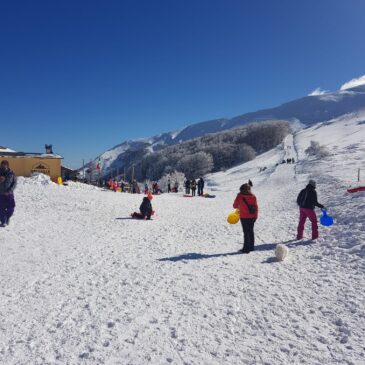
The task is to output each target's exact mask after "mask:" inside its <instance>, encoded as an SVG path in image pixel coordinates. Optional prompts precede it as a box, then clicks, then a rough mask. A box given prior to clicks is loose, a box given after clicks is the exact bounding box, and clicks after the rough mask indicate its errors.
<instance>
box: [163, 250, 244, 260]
mask: <svg viewBox="0 0 365 365" xmlns="http://www.w3.org/2000/svg"><path fill="white" fill-rule="evenodd" d="M235 255H242V253H241V252H239V251H235V252H227V253H215V254H212V255H207V254H201V253H195V252H190V253H185V254H182V255H179V256H172V257H164V258H163V259H158V261H172V262H176V261H185V260H202V259H212V258H214V257H224V256H235Z"/></svg>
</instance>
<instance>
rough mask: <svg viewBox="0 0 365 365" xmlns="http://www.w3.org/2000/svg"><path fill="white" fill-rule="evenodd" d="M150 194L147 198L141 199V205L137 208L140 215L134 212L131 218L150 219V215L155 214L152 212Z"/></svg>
mask: <svg viewBox="0 0 365 365" xmlns="http://www.w3.org/2000/svg"><path fill="white" fill-rule="evenodd" d="M151 200H152V194H148V196H145V197H144V198H143V201H142V204H141V206H140V207H139V210H140V212H141V213H137V212H134V213H132V214H131V216H132V218H137V219H148V220H149V219H151V215H153V214H154V213H155V212H154V211H153V210H152V204H151Z"/></svg>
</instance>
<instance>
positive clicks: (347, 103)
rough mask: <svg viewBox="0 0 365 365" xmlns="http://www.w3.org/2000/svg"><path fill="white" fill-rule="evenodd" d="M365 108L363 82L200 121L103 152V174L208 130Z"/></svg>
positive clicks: (311, 119)
mask: <svg viewBox="0 0 365 365" xmlns="http://www.w3.org/2000/svg"><path fill="white" fill-rule="evenodd" d="M364 108H365V85H360V86H357V87H353V88H349V89H344V90H339V91H336V92H331V93H330V92H328V93H324V94H321V95H311V96H306V97H304V98H300V99H298V100H294V101H291V102H289V103H285V104H283V105H280V106H278V107H276V108H271V109H264V110H259V111H256V112H253V113H247V114H243V115H240V116H237V117H234V118H231V119H216V120H211V121H206V122H201V123H196V124H192V125H190V126H187V127H185V128H182V129H180V130H177V131H173V132H168V133H163V134H160V135H158V136H154V137H150V138H145V139H141V140H131V141H127V142H123V143H122V144H120V145H118V146H115V147H113V148H112V149H110V150H108V151H106V152H105V153H103V154H102V155H101V160H102V161H103V173H104V174H107V173H108V172H109V171H110V170H117V169H120V168H122V167H123V166H124V154H125V153H127V152H128V151H136V150H143V149H144V148H145V149H146V150H147V151H149V152H152V151H153V150H155V149H156V148H159V146H161V145H171V144H175V143H179V142H180V141H187V140H189V139H193V138H196V137H200V136H203V135H205V134H208V133H215V132H221V131H225V130H227V129H231V128H237V127H239V126H242V125H244V124H247V123H250V122H257V121H267V120H288V121H290V122H294V121H299V122H301V123H302V124H304V125H312V124H316V123H318V122H324V121H328V120H330V119H333V118H338V117H339V116H341V115H345V114H348V113H351V112H355V111H358V110H361V109H364ZM98 159H99V158H97V159H96V161H97V160H98Z"/></svg>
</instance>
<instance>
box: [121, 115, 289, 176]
mask: <svg viewBox="0 0 365 365" xmlns="http://www.w3.org/2000/svg"><path fill="white" fill-rule="evenodd" d="M289 131H290V127H289V123H288V122H285V121H271V122H261V123H252V124H249V125H246V126H244V127H241V128H236V129H231V130H228V131H225V132H221V133H212V134H208V135H205V136H203V137H199V138H195V139H192V140H189V141H186V142H183V143H180V144H177V145H173V146H166V147H162V148H161V149H160V150H158V151H156V152H152V153H149V154H146V155H145V156H144V157H142V156H143V155H144V153H146V152H147V150H146V149H145V150H144V151H143V152H141V150H138V151H128V154H126V155H125V156H124V164H125V166H126V174H127V176H131V175H132V168H134V177H135V178H136V179H138V180H139V181H142V180H145V179H149V180H158V179H159V178H161V177H162V176H163V175H165V174H168V173H171V172H173V171H180V172H183V173H184V174H185V175H186V176H187V177H188V178H196V177H197V176H200V175H204V174H206V173H208V172H215V171H221V170H225V169H227V168H230V167H232V166H234V165H237V164H240V163H243V162H246V161H250V160H252V159H254V158H255V156H256V154H260V153H263V152H265V151H268V150H269V149H271V148H273V147H275V146H277V145H278V144H279V143H281V142H282V140H283V138H284V137H285V136H286V135H287V134H288V133H289Z"/></svg>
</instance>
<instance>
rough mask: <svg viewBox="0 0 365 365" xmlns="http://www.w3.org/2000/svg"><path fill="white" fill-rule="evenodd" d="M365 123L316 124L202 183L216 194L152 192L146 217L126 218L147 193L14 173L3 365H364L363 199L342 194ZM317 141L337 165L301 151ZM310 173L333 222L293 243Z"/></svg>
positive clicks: (358, 161) (363, 149)
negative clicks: (255, 212)
mask: <svg viewBox="0 0 365 365" xmlns="http://www.w3.org/2000/svg"><path fill="white" fill-rule="evenodd" d="M364 120H365V114H361V113H359V114H352V115H348V116H346V117H343V118H340V119H336V120H332V121H330V122H328V123H322V124H318V125H315V126H311V127H309V128H306V129H304V130H302V131H299V132H297V133H296V134H294V135H293V136H288V137H287V139H286V140H285V141H284V143H283V144H282V145H281V146H279V147H277V148H276V149H274V150H272V151H269V152H267V153H266V154H264V155H261V156H258V158H257V159H256V160H254V161H251V162H249V163H247V164H244V165H241V166H238V167H236V168H234V169H231V170H228V171H226V172H224V173H218V174H214V175H211V176H209V177H208V179H207V182H208V188H207V191H208V192H210V193H213V194H216V196H217V197H216V198H215V199H204V198H200V197H197V198H184V197H183V196H182V193H179V194H163V195H161V196H155V197H154V199H153V201H152V203H153V207H154V209H155V210H156V216H155V217H154V219H153V220H152V221H136V220H130V219H128V217H129V214H130V212H131V211H133V210H137V209H138V207H139V205H140V202H141V200H142V196H141V195H129V194H121V193H113V192H109V191H102V190H99V189H97V188H95V187H92V186H87V185H81V184H70V185H69V186H65V187H62V186H58V185H55V184H53V183H51V182H50V181H49V180H47V179H44V177H42V176H37V177H35V178H28V179H24V178H22V179H20V181H19V186H18V188H17V190H16V201H17V207H16V212H15V215H14V217H13V219H12V222H11V225H10V226H9V227H7V228H0V250H1V255H0V276H1V282H0V319H1V321H0V323H1V324H0V363H1V364H6V365H15V364H16V365H20V364H24V365H26V364H27V365H28V364H32V365H33V364H35V365H36V364H39V365H40V364H42V365H44V364H93V365H94V364H95V365H96V364H98V365H102V364H110V365H112V364H135V365H140V364H192V365H194V364H199V365H201V364H209V365H215V364H216V365H218V364H219V365H221V364H270V365H275V364H278V365H279V364H280V365H284V364H288V365H289V364H337V365H343V364H347V365H349V364H355V365H362V364H364V359H365V350H364V332H365V280H364V273H365V265H364V259H365V227H364V221H365V195H364V193H355V194H349V193H347V192H346V188H347V187H349V186H353V185H356V184H357V182H356V179H357V169H358V168H361V171H362V174H363V172H364V170H365V166H364V156H365V124H364ZM311 140H317V141H319V142H320V143H321V144H325V145H326V146H327V148H328V149H329V151H330V156H328V157H326V158H325V159H323V160H317V159H315V158H312V157H311V158H308V157H307V156H306V155H305V154H304V150H305V149H306V148H307V147H308V146H309V144H310V141H311ZM286 157H294V158H295V160H296V163H295V164H279V165H276V164H277V163H278V162H281V161H282V159H283V158H286ZM260 167H261V168H262V167H266V170H264V171H261V172H260ZM248 178H250V179H251V180H252V181H253V183H254V192H255V194H256V196H257V199H258V202H259V219H258V220H257V222H256V226H255V231H256V251H255V252H253V253H251V254H249V255H242V254H238V253H237V250H238V249H239V248H241V245H242V231H241V227H240V226H239V224H237V225H233V226H230V225H228V224H227V223H226V216H227V215H228V213H230V212H231V211H232V210H233V209H232V202H233V200H234V198H235V195H236V193H237V191H238V188H239V186H240V185H241V184H242V183H243V182H246V181H247V179H248ZM309 178H311V179H315V180H316V181H317V184H318V188H317V190H318V197H319V201H320V202H321V203H323V204H324V205H325V206H326V207H327V208H328V212H329V214H331V215H332V216H333V218H334V221H335V224H334V226H332V227H327V228H326V227H323V226H320V238H319V240H318V241H317V242H313V243H312V242H309V241H302V242H296V241H291V240H292V239H293V238H294V237H295V233H296V225H297V220H298V211H297V207H296V204H295V199H296V196H297V194H298V192H299V190H300V189H301V188H303V187H304V186H305V185H306V182H307V181H308V179H309ZM362 179H363V180H362V184H364V183H365V181H364V175H362ZM307 224H308V223H307ZM308 229H309V226H308V227H307V229H306V232H305V235H306V237H309V236H308V235H309V232H308ZM283 242H284V243H285V244H286V245H287V246H288V248H289V257H288V258H287V259H286V260H285V261H284V262H282V263H278V262H275V260H274V259H273V257H274V248H275V246H276V244H277V243H283Z"/></svg>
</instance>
